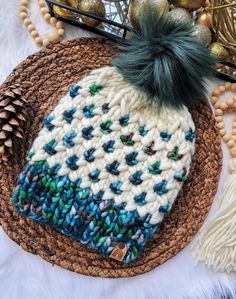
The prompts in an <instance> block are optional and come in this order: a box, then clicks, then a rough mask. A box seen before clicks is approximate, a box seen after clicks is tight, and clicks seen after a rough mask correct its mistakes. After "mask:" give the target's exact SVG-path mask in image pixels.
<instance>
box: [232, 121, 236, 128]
mask: <svg viewBox="0 0 236 299" xmlns="http://www.w3.org/2000/svg"><path fill="white" fill-rule="evenodd" d="M232 127H233V128H235V129H236V122H235V121H234V122H233V125H232Z"/></svg>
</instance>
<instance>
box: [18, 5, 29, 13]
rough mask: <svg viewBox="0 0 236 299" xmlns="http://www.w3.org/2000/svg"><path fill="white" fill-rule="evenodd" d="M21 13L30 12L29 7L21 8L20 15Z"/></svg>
mask: <svg viewBox="0 0 236 299" xmlns="http://www.w3.org/2000/svg"><path fill="white" fill-rule="evenodd" d="M21 12H26V13H27V12H28V8H27V7H25V6H20V13H21Z"/></svg>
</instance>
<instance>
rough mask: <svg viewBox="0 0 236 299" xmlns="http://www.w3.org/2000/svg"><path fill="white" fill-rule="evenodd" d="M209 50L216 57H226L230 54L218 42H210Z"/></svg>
mask: <svg viewBox="0 0 236 299" xmlns="http://www.w3.org/2000/svg"><path fill="white" fill-rule="evenodd" d="M209 50H210V52H211V54H212V55H214V56H216V57H218V58H223V59H226V58H228V57H229V55H230V53H229V51H228V50H227V49H226V48H225V47H223V46H222V45H221V44H220V43H213V44H211V45H210V47H209Z"/></svg>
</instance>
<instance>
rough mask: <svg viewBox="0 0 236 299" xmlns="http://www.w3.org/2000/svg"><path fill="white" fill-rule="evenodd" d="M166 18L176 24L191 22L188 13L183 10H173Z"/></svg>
mask: <svg viewBox="0 0 236 299" xmlns="http://www.w3.org/2000/svg"><path fill="white" fill-rule="evenodd" d="M167 17H170V18H171V19H172V20H174V21H176V22H190V21H191V20H192V18H191V15H190V13H189V12H188V11H187V10H186V9H184V8H180V7H179V8H175V9H173V10H171V11H170V12H169V13H168V14H167Z"/></svg>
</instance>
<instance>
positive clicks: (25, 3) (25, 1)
mask: <svg viewBox="0 0 236 299" xmlns="http://www.w3.org/2000/svg"><path fill="white" fill-rule="evenodd" d="M28 4H29V1H28V0H21V2H20V5H21V6H27V5H28Z"/></svg>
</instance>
